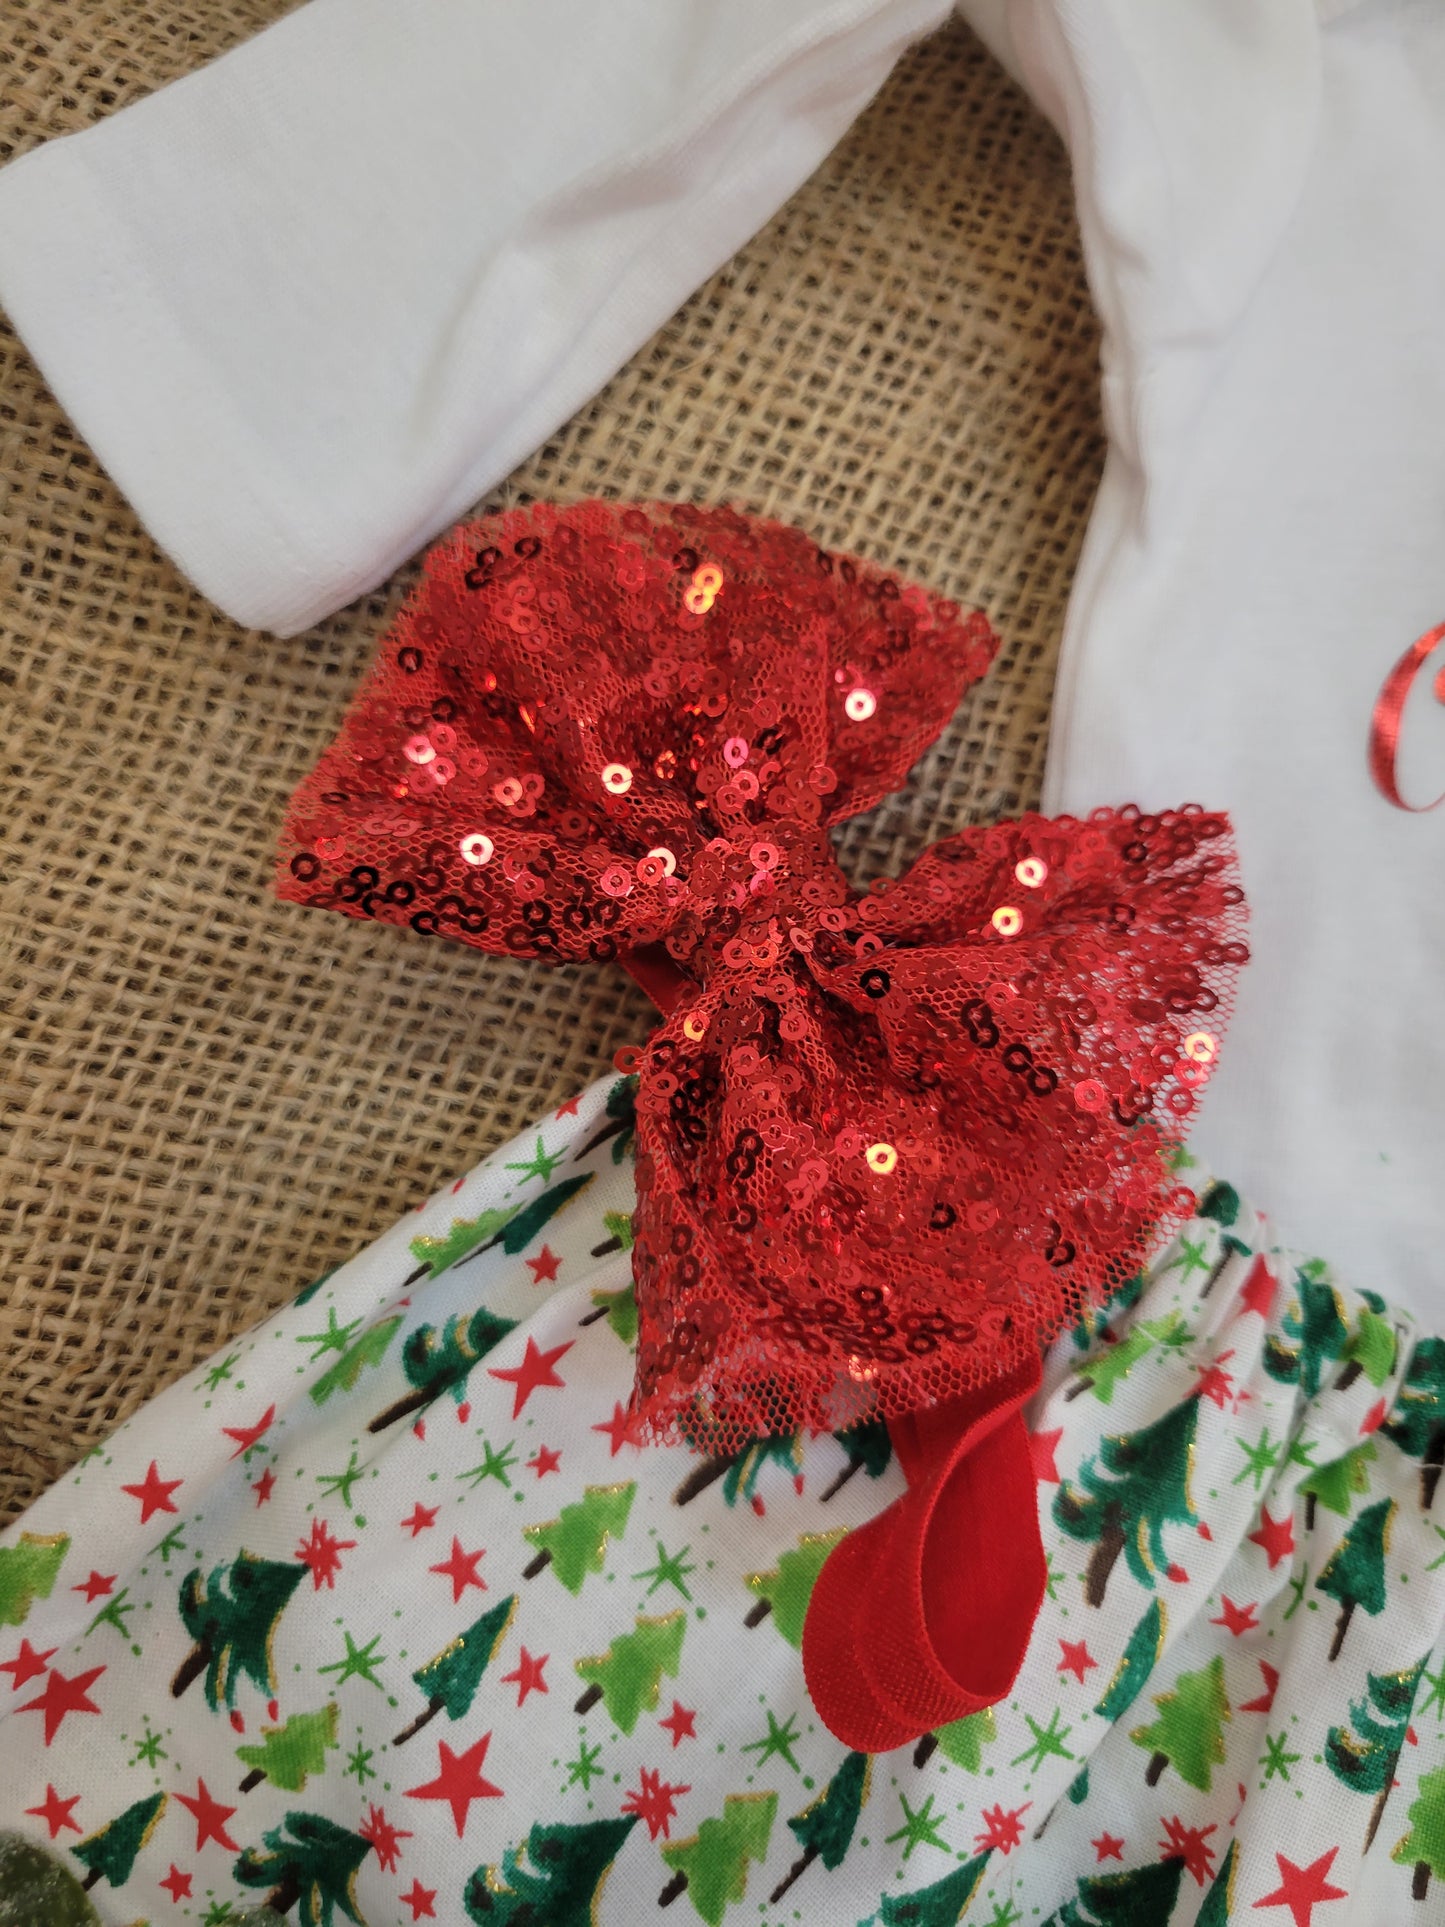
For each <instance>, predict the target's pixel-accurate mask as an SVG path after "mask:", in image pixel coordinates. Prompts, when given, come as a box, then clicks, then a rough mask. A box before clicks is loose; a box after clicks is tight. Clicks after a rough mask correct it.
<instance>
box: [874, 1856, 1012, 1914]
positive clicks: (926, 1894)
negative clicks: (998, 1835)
mask: <svg viewBox="0 0 1445 1927" xmlns="http://www.w3.org/2000/svg"><path fill="white" fill-rule="evenodd" d="M991 1857H992V1849H991V1848H990V1850H989V1852H987V1853H981V1854H978V1855H976V1856H975V1858H974V1859H972V1860H965V1861H964V1863H963V1865H962V1866H961V1867H956V1868H955V1869H954V1871H953V1872H952V1873H946V1874H945V1875H944V1876H943V1878H942V1880H935V1881H934V1883H933V1885H932V1886H931V1887H923V1888H920V1889H919V1891H918V1892H917V1893H911V1894H884V1896H883V1898H882V1900H881V1901H880V1903H879V1913H878V1919H879V1922H880V1927H957V1923H958V1922H959V1921H960V1920H962V1919H963V1916H964V1914H965V1912H966V1911H967V1908H968V1905H969V1903H970V1901H971V1900H972V1899H973V1898H974V1896H975V1895H976V1894H977V1892H978V1890H979V1888H980V1887H981V1886H982V1885H983V1876H984V1873H985V1871H986V1869H987V1867H988V1863H989V1860H990V1858H991ZM1015 1918H1017V1916H1015Z"/></svg>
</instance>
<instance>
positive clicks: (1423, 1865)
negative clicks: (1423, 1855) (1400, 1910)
mask: <svg viewBox="0 0 1445 1927" xmlns="http://www.w3.org/2000/svg"><path fill="white" fill-rule="evenodd" d="M1429 1891H1430V1862H1429V1861H1428V1860H1417V1861H1416V1862H1415V1878H1414V1879H1413V1880H1412V1881H1411V1882H1410V1892H1411V1893H1412V1894H1413V1896H1414V1897H1415V1899H1416V1900H1423V1899H1424V1898H1425V1896H1426V1894H1428V1893H1429Z"/></svg>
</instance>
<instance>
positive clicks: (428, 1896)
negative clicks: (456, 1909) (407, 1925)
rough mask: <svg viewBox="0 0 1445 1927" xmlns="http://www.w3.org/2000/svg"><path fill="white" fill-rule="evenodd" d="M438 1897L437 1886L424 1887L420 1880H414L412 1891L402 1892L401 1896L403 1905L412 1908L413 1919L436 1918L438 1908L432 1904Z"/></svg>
mask: <svg viewBox="0 0 1445 1927" xmlns="http://www.w3.org/2000/svg"><path fill="white" fill-rule="evenodd" d="M436 1897H437V1890H436V1888H435V1887H423V1885H422V1884H421V1882H420V1881H419V1880H413V1881H412V1883H411V1892H410V1893H406V1894H402V1895H400V1896H399V1898H400V1900H401V1904H402V1906H403V1907H410V1908H411V1917H412V1919H413V1921H418V1920H421V1919H423V1918H425V1919H427V1920H435V1919H436V1917H437V1910H436V1908H435V1907H434V1906H433V1905H432V1902H433V1901H434V1900H435V1899H436Z"/></svg>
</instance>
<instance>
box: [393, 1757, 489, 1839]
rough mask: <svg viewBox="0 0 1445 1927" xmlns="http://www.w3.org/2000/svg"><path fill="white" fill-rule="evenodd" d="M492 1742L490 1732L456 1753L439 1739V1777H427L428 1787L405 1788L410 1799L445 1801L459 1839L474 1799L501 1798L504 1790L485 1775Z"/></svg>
mask: <svg viewBox="0 0 1445 1927" xmlns="http://www.w3.org/2000/svg"><path fill="white" fill-rule="evenodd" d="M491 1743H492V1736H491V1734H490V1733H484V1734H483V1735H482V1737H481V1738H480V1739H479V1740H478V1741H477V1743H476V1744H475V1746H469V1747H468V1748H467V1750H466V1752H465V1753H453V1752H452V1750H451V1748H450V1747H449V1746H448V1745H447V1743H446V1741H445V1740H438V1741H437V1776H436V1778H435V1779H434V1780H428V1781H427V1783H426V1785H425V1786H411V1787H407V1788H406V1789H405V1791H406V1797H407V1798H408V1800H445V1801H446V1802H447V1804H448V1805H449V1806H450V1808H451V1810H452V1819H453V1820H455V1822H456V1827H457V1838H458V1840H460V1839H461V1837H462V1833H463V1830H464V1829H465V1827H466V1824H467V1815H468V1814H469V1813H470V1811H471V1805H472V1801H473V1800H500V1799H501V1798H502V1789H501V1788H500V1787H499V1786H493V1785H492V1783H491V1781H490V1780H487V1779H484V1778H483V1777H482V1764H483V1762H484V1761H485V1759H486V1757H487V1748H488V1747H489V1746H490V1745H491Z"/></svg>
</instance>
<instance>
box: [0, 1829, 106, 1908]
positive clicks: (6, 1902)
mask: <svg viewBox="0 0 1445 1927" xmlns="http://www.w3.org/2000/svg"><path fill="white" fill-rule="evenodd" d="M0 1927H101V1923H100V1915H99V1914H98V1913H97V1912H96V1911H95V1909H94V1907H92V1906H91V1904H90V1902H89V1901H88V1900H87V1899H86V1897H85V1892H84V1890H83V1888H82V1887H81V1885H80V1882H79V1881H78V1880H77V1879H76V1878H75V1876H74V1875H73V1874H72V1873H71V1871H70V1869H69V1868H68V1867H63V1866H61V1864H60V1862H59V1861H58V1860H53V1859H52V1858H51V1856H50V1855H49V1854H48V1853H47V1852H46V1851H45V1849H44V1848H43V1847H39V1846H37V1845H36V1844H35V1842H34V1841H33V1840H25V1839H22V1838H21V1836H20V1835H19V1834H18V1833H5V1832H3V1831H0Z"/></svg>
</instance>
